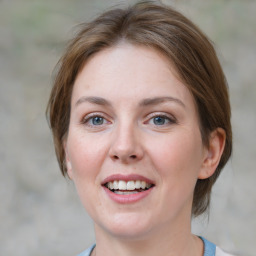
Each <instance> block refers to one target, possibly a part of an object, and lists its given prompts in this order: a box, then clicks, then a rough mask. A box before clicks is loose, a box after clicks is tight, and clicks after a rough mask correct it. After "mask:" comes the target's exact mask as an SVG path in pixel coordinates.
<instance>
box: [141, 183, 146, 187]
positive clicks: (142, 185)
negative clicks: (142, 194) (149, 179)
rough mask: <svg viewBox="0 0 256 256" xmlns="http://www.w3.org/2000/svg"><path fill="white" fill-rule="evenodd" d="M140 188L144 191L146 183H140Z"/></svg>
mask: <svg viewBox="0 0 256 256" xmlns="http://www.w3.org/2000/svg"><path fill="white" fill-rule="evenodd" d="M141 188H142V189H145V188H146V182H145V181H142V182H141Z"/></svg>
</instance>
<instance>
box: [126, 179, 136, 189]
mask: <svg viewBox="0 0 256 256" xmlns="http://www.w3.org/2000/svg"><path fill="white" fill-rule="evenodd" d="M126 187H127V190H134V189H135V183H134V181H128V182H127V185H126Z"/></svg>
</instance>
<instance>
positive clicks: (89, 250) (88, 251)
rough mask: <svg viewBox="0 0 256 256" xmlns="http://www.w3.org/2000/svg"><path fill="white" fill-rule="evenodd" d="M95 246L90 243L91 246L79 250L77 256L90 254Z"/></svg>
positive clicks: (88, 255)
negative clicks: (81, 250)
mask: <svg viewBox="0 0 256 256" xmlns="http://www.w3.org/2000/svg"><path fill="white" fill-rule="evenodd" d="M94 247H95V244H94V245H92V246H91V247H89V248H88V249H86V250H85V251H83V252H81V253H80V254H78V255H77V256H90V255H91V252H92V251H93V249H94Z"/></svg>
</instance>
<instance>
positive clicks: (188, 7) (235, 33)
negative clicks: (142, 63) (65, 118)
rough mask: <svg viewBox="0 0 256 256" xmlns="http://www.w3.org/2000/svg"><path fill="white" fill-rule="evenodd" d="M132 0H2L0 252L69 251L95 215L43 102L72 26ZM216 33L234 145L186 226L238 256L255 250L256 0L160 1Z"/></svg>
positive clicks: (83, 240) (81, 242)
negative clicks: (203, 206) (69, 171)
mask: <svg viewBox="0 0 256 256" xmlns="http://www.w3.org/2000/svg"><path fill="white" fill-rule="evenodd" d="M134 2H135V1H118V0H116V1H103V0H101V1H100V0H83V1H82V0H76V1H70V0H55V1H51V0H0V164H1V166H0V255H8V256H14V255H15V256H16V255H19V256H27V255H33V256H43V255H50V256H51V255H52V256H58V255H62V256H68V255H76V254H77V253H79V252H80V251H82V250H84V249H85V248H86V247H87V246H89V245H90V244H92V243H93V242H94V234H93V225H92V222H91V220H90V218H89V217H88V215H87V214H86V212H85V210H84V209H83V207H82V206H81V204H80V202H79V200H78V198H77V195H76V191H75V188H74V186H73V184H72V182H70V181H68V180H66V179H64V178H63V177H62V176H61V174H60V171H59V169H58V165H57V162H56V159H55V154H54V149H53V143H52V138H51V133H50V130H49V128H48V125H47V121H46V118H45V108H46V104H47V99H48V96H49V93H50V89H51V83H52V77H51V76H52V70H53V68H54V66H55V64H56V62H57V61H58V59H59V57H60V56H61V53H62V52H63V49H64V47H65V45H66V43H67V41H68V39H70V38H71V37H72V36H73V35H74V30H73V28H74V26H76V25H77V24H79V23H81V22H83V21H88V20H90V19H92V18H93V17H95V15H97V14H99V13H101V12H102V11H103V10H104V9H105V8H107V7H110V6H113V5H116V4H120V3H121V4H123V5H125V4H127V3H134ZM163 2H164V3H166V4H170V5H172V6H174V7H176V8H177V9H178V10H180V11H182V12H183V13H184V14H185V15H186V16H187V17H189V18H190V19H191V20H192V21H194V22H195V23H196V24H197V25H199V27H200V28H201V29H202V30H203V31H204V32H205V33H206V34H207V35H208V36H209V37H210V38H211V39H212V40H213V41H214V42H215V45H216V49H217V52H218V55H219V58H220V60H221V63H222V65H223V68H224V71H225V74H226V76H227V80H228V83H229V86H230V98H231V105H232V111H233V112H232V113H233V115H232V124H233V132H234V152H233V156H232V159H231V161H230V162H229V163H228V165H227V167H226V168H225V170H224V171H223V173H222V175H221V176H220V178H219V180H218V182H217V184H216V185H215V187H214V190H213V200H212V205H211V213H210V217H209V219H208V218H207V217H201V218H199V219H196V220H195V221H194V222H193V231H194V232H195V233H196V234H201V235H203V236H205V237H206V238H208V239H210V240H211V241H213V242H215V243H217V244H218V245H220V246H221V247H222V248H223V249H225V250H228V251H230V252H233V253H236V254H237V255H243V256H253V255H254V256H255V251H256V192H255V185H256V171H255V164H256V161H255V158H256V147H255V145H256V86H255V74H256V33H255V28H256V19H255V14H256V1H254V0H251V1H250V0H243V1H242V0H240V1H239V0H218V1H215V0H210V1H204V0H176V1H167V0H166V1H163Z"/></svg>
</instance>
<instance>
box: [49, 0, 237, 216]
mask: <svg viewBox="0 0 256 256" xmlns="http://www.w3.org/2000/svg"><path fill="white" fill-rule="evenodd" d="M121 41H125V42H127V43H130V44H133V45H142V46H144V47H152V48H154V49H156V50H158V51H159V52H161V53H162V54H164V55H165V56H166V57H167V58H168V59H169V60H170V63H172V65H173V66H174V67H175V69H176V71H177V73H178V75H179V77H180V79H181V81H182V82H183V83H184V84H185V85H186V87H187V88H188V89H189V91H190V92H191V93H192V95H193V97H194V100H195V104H196V107H197V110H198V115H199V123H200V124H199V125H200V131H201V136H202V141H203V143H204V145H206V146H209V137H210V133H211V132H212V131H214V130H215V129H216V128H218V127H220V128H222V129H224V130H225V132H226V141H225V148H224V151H223V154H222V157H221V159H220V162H219V165H218V167H217V169H216V171H215V172H214V174H213V175H212V176H211V177H209V178H207V179H198V181H197V183H196V186H195V190H194V198H193V205H192V215H193V216H198V215H200V214H202V213H204V212H205V211H206V210H207V209H208V208H209V204H210V195H211V189H212V186H213V184H214V183H215V181H216V179H217V178H218V176H219V174H220V172H221V170H222V168H223V167H224V166H225V164H226V162H227V161H228V159H229V157H230V155H231V151H232V130H231V123H230V118H231V110H230V103H229V96H228V88H227V87H228V86H227V82H226V79H225V76H224V73H223V71H222V68H221V65H220V63H219V60H218V58H217V55H216V52H215V50H214V47H213V45H212V43H211V42H210V40H209V39H208V38H207V37H206V36H205V35H204V33H202V32H201V30H200V29H199V28H198V27H197V26H196V25H194V24H193V23H192V22H191V21H190V20H189V19H187V18H186V17H184V16H183V15H182V14H181V13H179V12H178V11H176V10H174V9H173V8H171V7H169V6H165V5H163V4H160V3H154V2H152V1H143V2H139V3H137V4H134V5H132V6H129V7H125V8H114V9H111V10H108V11H106V12H104V13H103V14H101V15H100V16H98V17H97V18H96V19H94V20H93V21H91V22H89V23H83V24H81V28H80V30H79V32H78V33H77V35H76V36H75V37H74V39H73V40H71V41H70V44H69V45H68V47H67V49H66V51H65V53H64V55H63V56H62V57H61V59H60V60H59V62H58V65H57V73H56V76H55V80H54V84H53V88H52V91H51V95H50V98H49V102H48V106H47V111H46V113H47V116H48V120H49V124H50V127H51V129H52V133H53V139H54V145H55V151H56V155H57V159H58V162H59V166H60V169H61V171H62V174H63V175H64V176H65V175H66V173H67V169H66V166H65V151H64V148H63V141H64V140H65V138H66V136H67V133H68V129H69V120H70V109H71V107H70V104H71V103H70V102H71V95H72V90H73V85H74V82H75V79H76V77H77V75H78V73H79V72H80V71H81V69H82V68H83V67H84V65H85V62H86V61H87V60H88V59H89V58H90V57H91V56H93V55H94V54H96V53H97V52H99V51H101V50H103V49H105V48H108V47H114V46H115V45H117V44H118V43H120V42H121Z"/></svg>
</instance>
